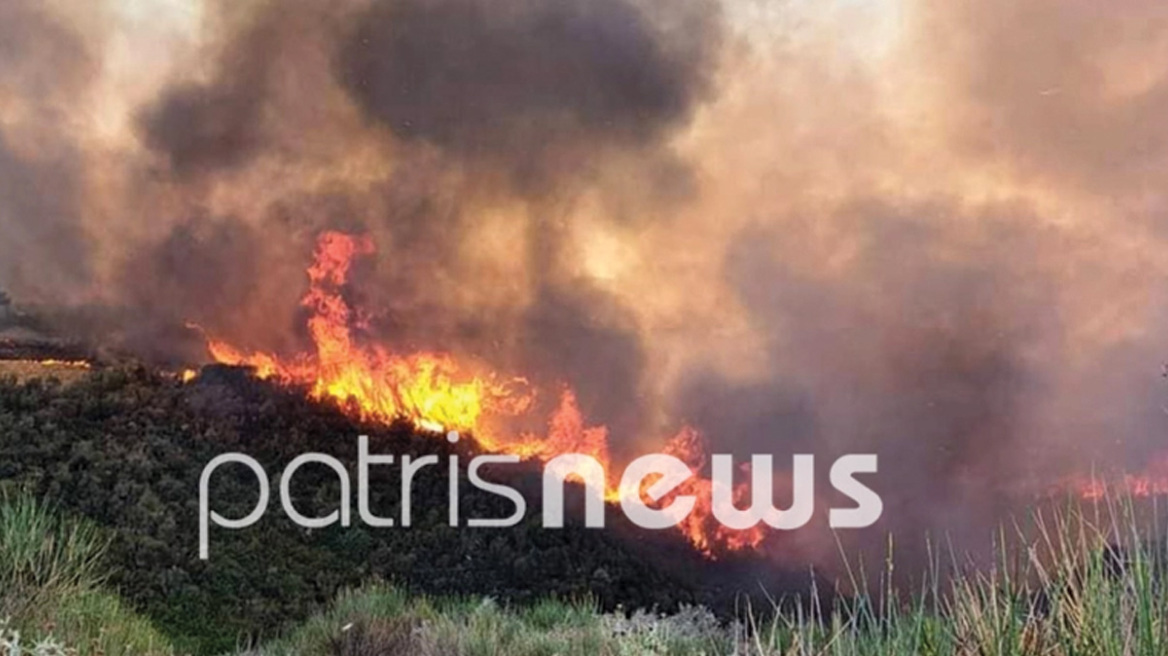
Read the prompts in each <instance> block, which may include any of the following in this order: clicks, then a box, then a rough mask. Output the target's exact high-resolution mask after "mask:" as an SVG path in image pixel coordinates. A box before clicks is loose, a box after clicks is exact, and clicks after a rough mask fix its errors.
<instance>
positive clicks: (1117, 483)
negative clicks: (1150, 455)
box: [1071, 456, 1168, 501]
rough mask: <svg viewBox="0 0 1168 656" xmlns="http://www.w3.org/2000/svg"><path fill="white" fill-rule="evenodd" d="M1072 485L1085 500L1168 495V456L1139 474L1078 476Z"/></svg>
mask: <svg viewBox="0 0 1168 656" xmlns="http://www.w3.org/2000/svg"><path fill="white" fill-rule="evenodd" d="M1071 487H1072V489H1074V490H1076V491H1077V492H1078V495H1079V497H1081V498H1082V499H1083V500H1084V501H1100V500H1103V499H1106V498H1108V497H1132V498H1136V499H1147V498H1151V497H1162V496H1168V456H1165V457H1161V458H1160V459H1159V460H1156V461H1153V462H1152V463H1151V465H1150V466H1149V467H1148V468H1147V469H1145V470H1144V471H1143V472H1142V473H1139V474H1131V473H1125V474H1122V475H1112V476H1091V477H1078V478H1076V479H1074V480H1073V481H1072V485H1071Z"/></svg>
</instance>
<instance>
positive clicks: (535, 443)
mask: <svg viewBox="0 0 1168 656" xmlns="http://www.w3.org/2000/svg"><path fill="white" fill-rule="evenodd" d="M373 252H374V246H373V243H372V241H371V240H370V239H369V238H368V237H365V236H354V235H349V234H344V233H340V232H325V233H323V234H321V235H320V237H319V238H318V241H317V246H316V253H315V258H314V261H313V264H312V265H311V266H310V267H309V268H308V271H307V273H308V281H309V286H308V292H307V293H306V294H305V296H304V299H303V301H302V305H303V306H304V307H305V308H307V309H308V310H309V313H310V318H309V319H308V332H309V335H310V336H311V338H312V341H313V344H314V347H315V348H314V351H313V352H312V353H310V354H304V355H299V356H296V357H293V358H290V359H285V358H281V357H279V356H277V355H274V354H268V353H249V352H245V351H242V350H240V349H238V348H236V347H234V346H232V345H230V344H228V343H226V342H223V341H218V340H214V339H209V340H208V344H207V347H208V350H209V352H210V354H211V356H212V357H213V358H214V360H215V361H216V362H219V363H221V364H228V365H237V366H246V367H249V368H251V369H252V370H253V372H254V375H255V376H257V377H259V378H263V379H272V380H276V381H280V382H283V383H288V384H293V385H298V386H303V387H306V388H307V389H308V390H309V395H310V396H311V397H312V398H315V399H332V400H335V401H337V402H339V403H341V404H342V406H343V407H345V408H347V409H349V410H350V411H351V412H352V413H353V414H354V415H355V416H358V417H360V418H362V419H365V420H374V421H382V422H392V421H396V420H402V419H404V420H407V421H409V422H412V423H413V424H414V425H415V426H416V427H418V428H421V429H423V430H427V431H431V432H434V433H444V432H446V431H449V430H457V431H459V432H465V433H468V434H469V435H471V436H472V437H473V439H474V440H475V442H476V443H477V445H478V446H479V447H480V448H481V449H482V450H484V451H488V452H496V453H507V454H513V455H517V456H520V457H521V458H523V459H526V460H536V461H540V462H547V461H548V460H551V459H552V458H554V457H556V456H557V455H560V454H564V453H579V454H584V455H589V456H592V457H593V458H595V459H596V460H597V461H599V462H600V463H601V464H602V465H603V466H604V468H605V472H606V474H607V475H608V477H609V479H608V480H607V481H606V489H605V497H606V499H607V500H608V501H610V502H618V501H620V499H621V498H622V496H623V495H627V494H641V492H642V490H643V489H644V487H645V486H644V485H643V486H642V488H641V490H621V489H620V486H619V483H618V482H617V481H615V480H613V479H612V477H613V472H614V468H613V467H612V465H613V462H612V458H611V455H610V452H609V442H608V437H609V435H608V429H607V428H606V427H604V426H592V425H589V423H588V422H587V420H586V419H585V417H584V415H583V413H582V412H581V410H580V406H579V403H578V401H577V398H576V394H575V392H573V390H572V389H571V388H570V387H565V388H564V389H563V390H561V391H560V393H559V405H558V407H557V408H556V409H555V411H554V412H552V414H551V416H550V418H549V419H548V422H547V432H546V434H545V435H537V434H534V433H516V434H505V433H501V432H497V431H492V430H488V428H487V426H488V424H489V423H492V422H489V421H488V420H489V419H491V418H498V417H502V418H506V417H517V416H521V415H526V414H528V413H530V412H531V411H532V410H533V407H534V399H535V392H534V391H533V390H531V386H530V384H529V383H528V381H527V380H526V379H524V378H521V377H510V378H508V377H504V376H500V375H498V374H496V373H493V372H489V371H485V370H484V369H483V368H482V367H479V366H475V367H473V370H472V368H468V367H467V366H466V365H465V364H463V363H460V362H458V361H456V360H455V358H454V357H453V356H452V355H450V354H445V353H429V352H418V353H412V354H407V355H401V354H397V353H393V352H391V351H389V350H387V349H385V348H384V347H383V346H381V345H378V344H361V343H358V340H357V334H358V333H357V331H358V330H359V329H363V328H365V327H366V321H365V319H364V318H363V317H361V316H358V315H357V314H356V313H354V311H353V309H352V308H351V307H350V305H349V304H348V302H347V301H346V300H345V298H344V296H343V295H342V293H341V291H342V288H343V287H344V286H345V285H346V284H347V283H348V281H349V272H350V269H351V267H352V263H353V261H354V259H355V258H357V257H361V256H367V255H370V254H372V253H373ZM184 379H186V377H185V376H184ZM666 452H667V453H670V454H672V455H675V456H677V457H678V458H680V459H681V460H683V461H684V462H686V464H688V465H690V467H691V469H693V470H694V472H695V475H694V477H693V478H691V479H690V480H689V481H687V482H686V483H685V484H683V485H682V486H680V487H679V488H677V489H676V490H675V491H674V492H673V493H671V494H670V495H668V496H667V497H666V498H664V499H662V500H660V502H658V505H659V506H661V507H664V506H667V505H668V504H669V503H670V502H671V501H672V499H674V498H676V497H677V496H679V495H683V494H693V495H695V496H697V497H698V502H697V505H696V507H695V510H694V512H693V513H691V514H690V515H689V516H688V517H687V518H685V519H684V520H683V521H682V522H681V523H680V525H679V529H680V531H681V533H682V534H683V535H684V536H685V537H686V538H687V539H688V540H689V541H690V542H691V543H692V544H693V546H694V547H695V548H696V549H697V550H699V551H700V552H701V553H703V554H705V555H706V556H708V557H710V558H716V557H718V556H719V555H721V554H724V553H727V552H730V551H738V550H742V549H755V548H758V547H760V546H761V544H762V542H763V539H764V538H765V530H764V529H763V528H762V527H761V526H760V527H756V528H755V529H752V530H746V531H734V530H730V529H726V528H725V527H723V526H721V525H720V524H719V523H718V522H716V521H714V519H713V517H712V512H711V500H710V493H711V491H712V483H711V482H710V481H709V480H708V479H705V478H702V477H700V476H698V475H697V473H696V472H698V471H700V470H701V469H702V467H703V466H704V464H705V459H706V455H705V448H704V445H703V444H702V440H701V437H700V435H698V433H697V431H695V430H693V429H690V428H686V429H683V430H682V432H681V433H680V434H679V435H678V436H677V437H675V438H674V439H673V440H671V441H670V443H669V446H668V447H667V449H666ZM650 483H651V481H649V482H646V485H647V484H650ZM745 490H746V486H745V485H743V486H741V488H736V490H735V493H734V497H735V500H736V501H742V500H744V494H745Z"/></svg>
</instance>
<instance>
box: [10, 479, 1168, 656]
mask: <svg viewBox="0 0 1168 656" xmlns="http://www.w3.org/2000/svg"><path fill="white" fill-rule="evenodd" d="M1137 514H1138V513H1137V512H1136V510H1135V507H1134V505H1133V504H1131V503H1126V504H1120V503H1115V504H1111V503H1107V504H1105V505H1104V506H1103V507H1101V508H1096V509H1095V511H1094V512H1091V511H1090V510H1088V511H1087V512H1083V511H1082V509H1079V508H1076V509H1073V510H1067V511H1063V512H1055V513H1049V514H1046V515H1044V514H1043V513H1042V512H1040V511H1036V513H1035V516H1034V517H1033V518H1032V519H1031V520H1030V521H1028V523H1027V524H1026V525H1025V526H1016V527H1013V528H1011V529H1010V530H1009V531H1005V530H1003V531H1001V532H1000V533H999V535H998V537H997V543H998V554H997V559H996V560H995V562H994V563H993V564H992V565H989V566H985V565H982V566H979V567H972V566H971V563H969V562H966V561H965V560H963V557H961V556H959V555H957V554H959V550H958V548H957V547H956V546H953V545H945V546H944V548H938V549H935V550H934V553H935V554H936V556H935V558H933V559H932V564H931V567H929V568H927V570H928V571H927V576H925V577H924V578H923V579H918V581H919V582H918V584H917V585H916V586H915V587H914V588H913V589H911V590H901V589H898V588H897V587H896V585H895V584H894V583H893V582H892V580H891V579H892V577H890V576H888V572H889V571H891V565H886V567H885V568H883V571H882V573H881V575H880V576H877V577H876V580H875V581H868V580H866V578H865V574H864V568H863V567H861V566H860V565H859V564H857V565H856V566H855V567H854V568H849V569H847V570H846V575H845V580H844V581H842V582H841V583H842V584H845V585H846V587H850V588H854V589H862V590H867V591H868V592H867V593H866V594H864V595H860V596H853V597H851V598H850V599H848V600H847V601H846V602H840V603H838V604H835V605H833V606H832V607H830V608H821V607H816V606H814V605H813V606H811V607H810V608H808V607H806V606H804V607H803V610H788V611H787V612H775V609H776V608H777V607H778V604H777V603H776V605H775V608H763V609H750V608H745V609H744V610H743V612H742V614H741V617H740V618H739V620H738V621H737V622H731V623H724V622H718V621H717V620H716V619H715V618H714V617H713V616H712V615H710V614H709V613H708V612H706V611H704V610H702V609H697V608H689V609H683V610H682V611H681V612H680V613H677V614H674V615H672V616H668V617H663V616H656V615H653V614H648V613H636V614H633V615H632V616H627V615H625V614H604V613H600V612H599V611H598V610H597V609H596V607H595V605H594V604H592V603H591V602H589V601H587V600H578V601H555V600H546V601H543V602H540V603H537V604H534V605H530V606H523V607H508V606H504V605H501V604H499V603H496V602H495V601H493V600H491V599H489V598H486V599H484V598H458V599H451V598H443V599H436V598H430V597H425V596H411V595H409V594H407V593H405V592H403V591H402V590H401V589H399V588H396V587H394V586H391V585H388V584H383V583H372V584H369V585H367V586H365V587H363V588H361V589H359V590H353V591H348V592H345V593H343V594H341V595H340V596H339V597H338V598H337V599H336V600H334V602H333V603H332V604H331V605H330V606H329V607H328V608H327V609H324V610H322V611H321V612H320V613H319V614H317V615H316V616H314V617H312V618H311V619H309V620H308V621H306V622H304V623H302V624H301V625H299V626H298V627H297V628H295V629H294V630H292V631H290V632H288V633H287V634H286V635H284V636H282V637H280V638H278V639H276V640H273V641H271V642H268V643H266V644H262V645H258V646H256V647H254V648H251V649H244V650H241V651H240V652H239V653H241V654H249V655H250V656H658V655H660V656H664V655H667V654H676V655H678V656H719V655H725V656H893V655H899V654H913V655H920V656H1163V655H1164V654H1168V585H1166V582H1168V581H1166V579H1165V576H1166V575H1168V557H1166V554H1165V551H1164V549H1165V542H1164V540H1163V534H1162V533H1161V531H1160V529H1159V527H1158V525H1157V524H1156V523H1155V522H1154V521H1150V520H1149V518H1148V517H1147V516H1143V517H1137ZM1154 516H1155V513H1154V512H1153V513H1152V517H1154ZM105 548H106V541H105V538H104V537H103V533H102V531H101V530H99V529H97V528H95V527H93V526H92V525H90V524H88V523H85V522H79V521H75V520H71V519H61V518H58V516H56V515H55V514H54V513H53V512H51V511H50V509H48V508H46V507H45V506H44V505H43V504H41V503H38V502H36V501H33V500H31V499H29V498H27V497H23V496H18V497H14V498H7V499H5V500H4V501H3V502H2V503H0V608H2V609H3V611H4V613H5V616H6V617H8V618H9V620H8V621H7V622H6V623H3V624H0V654H5V655H7V656H11V655H13V654H16V653H18V652H16V651H15V650H14V649H13V648H12V647H11V646H7V645H6V643H5V641H9V642H10V641H11V640H12V639H13V638H14V636H15V632H16V631H19V632H20V634H21V645H22V646H23V647H24V648H26V649H27V648H28V647H29V646H30V645H33V644H35V643H37V642H39V641H42V640H44V639H45V638H46V637H49V636H52V638H53V639H54V641H55V642H56V643H61V644H64V645H66V646H67V647H68V648H69V649H70V650H71V651H69V652H68V653H72V654H77V655H79V656H80V655H86V654H93V655H98V654H100V655H102V656H129V655H142V656H165V655H173V654H175V650H174V649H173V646H172V643H171V642H170V641H169V640H168V639H167V637H166V636H164V635H162V634H161V633H159V632H158V631H157V630H156V629H155V628H154V627H153V626H152V625H151V623H150V622H149V621H147V620H145V619H144V618H143V617H141V616H140V615H137V614H135V613H134V612H133V611H132V610H131V609H129V608H127V607H126V605H125V604H124V602H122V601H121V599H120V598H119V597H118V596H117V595H116V594H113V593H112V592H111V591H109V590H108V589H106V588H105V587H103V581H104V580H105V577H104V571H103V568H102V565H101V561H102V554H103V553H104V550H105ZM889 551H890V553H889V555H888V559H887V562H888V563H891V562H893V561H894V560H895V558H894V557H893V556H894V554H893V553H891V551H892V545H891V543H890V544H889ZM783 607H784V608H796V607H797V606H788V605H784V606H783ZM19 653H22V654H54V653H60V652H53V651H51V650H49V651H46V650H45V649H42V650H41V651H40V652H37V651H35V650H32V651H27V650H26V651H23V652H19Z"/></svg>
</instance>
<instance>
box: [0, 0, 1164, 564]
mask: <svg viewBox="0 0 1168 656" xmlns="http://www.w3.org/2000/svg"><path fill="white" fill-rule="evenodd" d="M1123 4H1124V7H1123V10H1122V11H1118V10H1115V9H1113V8H1106V9H1104V8H1101V7H1097V6H1096V5H1095V4H1092V3H1090V2H1079V1H1073V2H1067V1H1065V0H1026V1H1025V2H1017V1H1013V0H990V1H979V2H973V1H970V2H951V3H928V2H923V1H918V0H872V1H871V2H860V3H856V2H824V3H803V2H788V3H774V2H759V1H754V0H722V2H715V1H714V0H709V1H707V0H687V1H684V2H678V1H676V0H670V1H666V0H587V1H585V0H507V1H506V2H499V1H490V2H488V1H487V0H348V1H346V2H342V3H331V4H330V5H329V6H327V7H326V6H324V5H322V4H321V3H315V2H309V1H307V0H291V1H287V2H247V3H213V2H202V3H200V2H197V1H196V0H191V1H190V3H189V6H190V8H191V9H190V11H189V12H187V13H183V12H179V13H176V14H173V15H171V14H166V17H167V18H166V20H165V21H163V20H158V21H143V20H141V19H140V18H135V17H136V16H138V15H137V14H133V13H132V12H130V10H129V9H126V8H125V7H123V6H122V5H123V3H121V2H114V1H113V0H111V2H110V4H109V6H108V7H107V8H106V12H105V13H102V12H97V13H96V14H94V13H86V12H83V11H82V9H83V7H82V5H81V3H69V2H64V1H63V0H62V2H58V3H50V4H48V5H45V6H43V7H42V6H41V5H39V4H38V5H36V6H34V5H33V4H31V3H28V2H19V1H18V2H8V3H5V4H4V5H3V7H0V18H2V19H3V20H0V55H2V56H0V84H2V85H3V86H2V89H0V91H2V93H0V191H2V192H3V193H0V228H2V229H3V238H2V239H0V286H3V287H4V288H5V289H7V290H8V291H10V292H12V294H13V295H14V296H15V297H16V298H17V300H18V301H23V302H30V303H31V302H37V303H43V304H51V305H59V306H68V307H76V306H79V305H87V306H90V307H93V306H96V307H100V308H103V309H105V310H106V311H108V312H109V313H110V314H112V315H114V316H115V317H117V318H116V319H114V320H112V327H111V322H104V321H103V322H100V328H101V330H102V331H103V333H104V334H102V335H95V338H100V339H103V340H111V341H118V342H120V343H122V344H124V345H127V346H130V347H132V350H134V351H136V352H138V353H149V354H151V355H156V356H157V357H169V358H174V357H178V358H182V359H197V358H199V357H200V356H201V353H200V352H199V349H198V344H199V341H200V339H199V338H200V336H199V335H198V334H192V333H190V331H188V330H187V329H185V328H184V326H186V324H187V323H188V322H193V323H196V324H198V325H199V326H201V327H202V328H203V329H204V330H206V331H207V332H209V333H211V334H213V335H215V336H217V337H219V338H222V339H225V340H229V341H231V342H232V343H234V344H237V345H239V346H241V347H244V348H262V349H267V350H276V351H279V352H284V353H293V352H297V351H299V350H302V349H303V348H304V347H305V344H304V334H303V329H302V326H303V316H302V309H301V308H300V307H299V305H298V300H299V296H300V294H301V293H302V291H303V287H304V282H305V280H304V274H303V267H304V265H305V263H306V262H307V260H308V258H309V257H310V254H311V250H312V244H313V240H314V239H315V236H316V234H317V233H318V232H319V231H320V230H322V229H341V230H347V231H354V232H364V233H368V234H369V235H370V236H371V238H372V239H373V241H374V243H375V244H376V246H377V254H376V256H375V257H374V258H372V259H371V260H370V261H368V262H365V263H363V264H362V266H361V267H360V268H359V269H358V270H356V271H354V272H353V284H352V285H351V290H349V291H348V293H350V294H352V295H353V300H354V301H359V302H360V305H361V306H362V307H363V308H365V309H366V310H367V311H368V313H369V316H368V317H367V319H368V321H367V322H366V328H365V331H364V333H363V337H364V338H366V339H369V340H375V341H378V342H381V343H385V344H387V345H389V346H391V347H393V348H397V349H402V350H410V349H416V348H428V349H439V350H446V351H453V352H455V353H456V354H459V355H463V356H471V357H473V358H475V359H477V360H480V361H483V362H485V363H487V364H489V365H491V366H492V367H494V368H497V369H500V370H504V371H511V372H515V373H517V374H521V375H526V376H528V377H530V378H531V379H532V380H534V381H536V382H538V383H539V387H540V388H541V389H552V390H554V389H555V387H556V386H557V385H560V384H570V385H572V386H573V387H574V388H575V389H576V390H577V392H578V396H579V399H580V401H581V405H582V408H583V410H584V412H585V414H586V415H587V416H588V418H589V421H590V422H591V423H595V424H606V425H607V426H608V427H609V428H610V431H611V434H612V436H613V439H614V440H615V442H616V444H617V447H618V451H626V452H627V453H629V454H631V453H635V452H637V451H638V450H639V449H641V448H643V447H645V446H647V445H659V444H660V443H661V440H662V438H663V437H664V436H668V435H670V434H672V433H674V432H676V431H677V430H678V429H679V428H680V427H681V426H682V425H683V424H686V423H688V424H692V425H693V426H695V427H697V428H698V429H700V430H701V431H702V433H703V434H704V435H705V436H706V437H707V438H708V439H709V440H710V442H711V443H712V445H713V449H714V450H716V451H720V452H733V453H736V454H739V455H742V456H745V455H747V454H751V453H773V454H775V455H776V456H777V460H776V461H777V462H780V463H781V462H782V461H783V460H784V457H785V456H789V455H790V454H793V453H799V452H808V451H811V452H814V453H816V454H817V455H819V456H820V461H821V462H826V461H828V460H829V459H830V458H831V457H832V456H834V455H837V454H842V453H851V452H869V451H870V452H875V453H878V454H879V455H880V458H881V461H880V462H881V474H880V476H879V480H878V481H877V482H876V483H875V484H874V485H875V486H876V487H877V488H878V489H879V491H880V492H881V493H882V494H883V495H884V497H885V499H886V502H887V505H888V510H887V512H886V519H885V522H884V523H883V524H882V525H881V526H880V527H879V529H880V530H893V531H895V532H898V533H908V534H919V533H921V532H925V531H934V532H946V531H947V532H951V533H954V534H956V535H957V536H958V537H960V538H962V539H963V540H968V541H969V543H970V544H973V543H975V542H976V541H977V540H978V539H979V538H980V537H982V536H985V535H988V528H989V527H992V526H993V525H994V524H995V523H996V522H997V521H999V520H1000V519H1002V518H1003V517H1004V516H1005V515H1006V514H1007V513H1008V512H1010V511H1012V510H1015V509H1017V508H1018V507H1019V504H1022V503H1026V502H1028V501H1029V500H1030V499H1032V498H1033V494H1034V491H1035V490H1036V489H1041V488H1042V487H1043V486H1044V485H1049V484H1051V483H1053V482H1056V481H1058V480H1060V479H1061V477H1063V476H1065V475H1067V474H1070V473H1075V472H1079V473H1082V472H1089V471H1091V469H1092V468H1093V467H1097V468H1099V469H1106V468H1108V467H1113V466H1114V467H1138V466H1140V465H1142V464H1145V463H1146V462H1148V461H1149V460H1151V459H1154V458H1156V457H1158V456H1161V455H1162V453H1163V450H1162V449H1163V439H1162V436H1163V434H1164V433H1163V431H1164V429H1165V428H1166V426H1165V422H1166V421H1168V416H1166V414H1165V413H1164V411H1163V410H1162V400H1161V399H1162V394H1163V391H1164V390H1163V387H1162V381H1161V378H1160V370H1161V364H1160V363H1161V361H1162V357H1163V354H1162V350H1163V344H1162V340H1161V339H1160V334H1159V331H1160V327H1161V326H1162V325H1163V323H1164V320H1165V319H1166V318H1168V313H1166V312H1165V309H1166V308H1165V305H1164V303H1163V301H1162V300H1161V299H1162V298H1163V295H1164V293H1165V292H1166V291H1168V289H1166V285H1165V279H1166V278H1165V274H1166V273H1168V271H1166V267H1165V265H1164V264H1163V258H1162V257H1160V250H1161V249H1162V247H1163V245H1164V244H1163V242H1164V239H1165V235H1164V216H1165V203H1164V198H1163V192H1162V190H1161V189H1160V188H1159V185H1158V184H1157V182H1158V181H1159V180H1160V179H1162V178H1163V174H1164V173H1165V171H1164V168H1165V167H1166V166H1168V164H1166V162H1168V157H1165V155H1168V153H1166V152H1165V150H1166V148H1168V143H1166V142H1165V139H1164V135H1165V134H1166V130H1168V118H1165V117H1168V111H1166V110H1168V94H1166V91H1165V89H1166V81H1165V80H1166V77H1165V73H1166V71H1165V67H1164V66H1163V65H1161V64H1160V62H1163V61H1168V60H1166V59H1165V58H1164V57H1163V56H1162V55H1163V52H1164V49H1165V48H1168V14H1166V13H1165V9H1164V8H1163V7H1162V6H1161V5H1160V4H1159V3H1155V2H1151V1H1150V0H1130V1H1128V2H1125V3H1123ZM138 5H142V6H144V7H147V9H142V8H141V7H139V6H138ZM86 6H88V5H86ZM134 6H135V7H138V8H137V9H135V10H134V11H139V12H146V13H150V12H162V9H163V5H162V4H158V5H157V6H155V5H151V4H150V3H149V2H140V3H137V4H135V5H134ZM119 7H121V9H119ZM127 12H130V13H127ZM158 16H162V14H161V13H158ZM155 23H159V24H161V26H160V27H151V26H153V25H155ZM151 29H156V30H158V32H156V33H151V31H150V30H151ZM130 35H133V40H131V41H130V43H133V44H136V46H135V47H140V48H141V52H138V51H135V52H134V54H133V56H128V55H126V54H125V53H124V52H122V54H120V55H118V54H117V53H119V52H121V51H119V50H118V48H124V47H125V46H124V45H118V44H124V43H125V42H126V40H127V39H130ZM175 35H180V36H181V38H180V37H179V36H175ZM164 37H165V38H164ZM129 62H134V63H135V64H137V63H142V62H157V63H153V64H151V65H149V66H137V65H133V66H132V65H130V64H129ZM95 325H96V324H95ZM184 335H185V336H184ZM553 396H554V395H553ZM553 400H554V399H553ZM819 537H822V534H814V535H812V536H811V537H804V536H790V537H787V538H785V539H784V540H782V541H781V544H776V545H774V549H775V551H776V552H777V553H779V554H781V555H784V556H787V557H790V558H804V559H809V560H816V559H818V558H820V557H821V556H820V555H817V554H816V552H817V551H819V552H822V551H823V547H824V545H823V544H822V543H821V542H819V541H818V538H819ZM902 544H903V541H902ZM826 551H828V552H832V553H834V546H833V545H831V544H828V545H827V546H826Z"/></svg>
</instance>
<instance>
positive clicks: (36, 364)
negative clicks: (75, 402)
mask: <svg viewBox="0 0 1168 656" xmlns="http://www.w3.org/2000/svg"><path fill="white" fill-rule="evenodd" d="M89 371H90V366H89V364H88V363H86V362H67V361H63V360H45V361H38V360H0V377H4V376H14V377H16V379H17V380H19V381H21V382H24V381H27V380H32V379H34V378H43V379H48V378H56V379H57V380H59V381H61V382H62V383H73V382H76V381H78V380H80V379H81V378H83V377H85V375H86V374H88V373H89Z"/></svg>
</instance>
